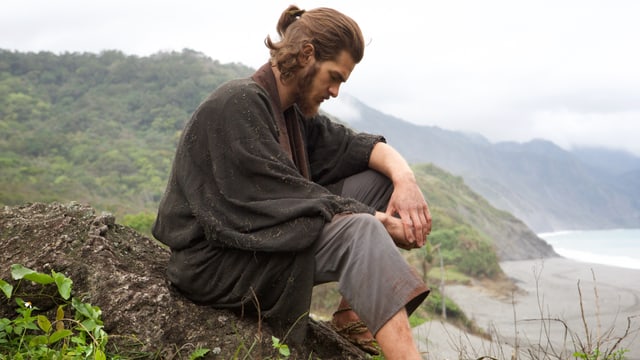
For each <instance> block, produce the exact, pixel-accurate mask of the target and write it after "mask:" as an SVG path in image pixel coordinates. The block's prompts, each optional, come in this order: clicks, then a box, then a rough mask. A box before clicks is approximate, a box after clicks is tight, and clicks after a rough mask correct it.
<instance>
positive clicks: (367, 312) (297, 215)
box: [153, 5, 431, 359]
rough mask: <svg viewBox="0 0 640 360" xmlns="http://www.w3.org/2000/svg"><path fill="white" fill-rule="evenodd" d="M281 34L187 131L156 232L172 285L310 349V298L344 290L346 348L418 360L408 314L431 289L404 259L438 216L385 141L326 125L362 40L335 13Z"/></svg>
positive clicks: (338, 318)
mask: <svg viewBox="0 0 640 360" xmlns="http://www.w3.org/2000/svg"><path fill="white" fill-rule="evenodd" d="M278 32H279V34H280V36H281V40H280V41H278V42H274V41H272V40H271V39H270V38H269V37H267V39H266V41H265V43H266V45H267V47H268V48H269V49H270V54H271V59H270V62H269V63H268V64H266V65H265V66H263V67H262V68H260V69H259V70H258V71H257V72H256V73H255V74H254V75H253V76H252V77H251V78H248V79H239V80H234V81H230V82H228V83H226V84H223V85H222V86H221V87H219V88H218V89H216V90H215V91H214V92H213V93H212V94H211V95H210V96H209V97H208V98H207V99H206V100H205V101H204V102H203V103H202V104H201V105H200V106H199V107H198V109H197V110H196V111H195V112H194V114H193V115H192V118H191V119H190V121H189V122H188V123H187V125H186V127H185V129H184V131H183V134H182V137H181V140H180V143H179V145H178V149H177V151H176V156H175V160H174V163H173V169H172V172H171V175H170V179H169V183H168V185H167V190H166V192H165V195H164V196H163V198H162V200H161V203H160V207H159V211H158V217H157V220H156V222H155V224H154V227H153V234H154V236H155V237H156V238H157V239H158V240H160V241H161V242H163V243H165V244H167V245H168V246H169V247H170V248H171V251H172V254H171V260H170V263H169V265H168V277H169V279H170V281H171V282H172V283H173V284H174V285H175V286H176V287H177V289H179V290H180V291H181V292H182V293H183V294H184V295H185V296H187V297H188V298H190V299H191V300H193V301H195V302H198V303H202V304H209V305H212V306H214V307H218V308H229V309H233V310H236V311H239V312H241V313H243V314H246V313H254V314H257V315H260V316H261V317H262V318H264V319H265V320H266V321H267V322H269V323H270V324H271V325H272V326H273V327H274V328H275V329H279V330H280V331H283V332H285V331H289V332H290V333H289V337H288V338H287V339H286V341H289V342H298V341H300V340H301V339H302V338H303V337H304V334H305V332H304V331H305V329H306V324H307V320H308V319H307V314H308V311H309V306H310V300H311V290H312V287H313V286H314V285H317V284H320V283H325V282H329V281H337V282H338V284H339V290H340V292H341V294H342V295H343V299H342V300H341V302H340V305H339V309H338V311H336V313H335V314H334V318H333V320H332V324H333V326H334V327H335V329H336V330H337V331H338V332H339V333H340V334H341V335H343V336H345V337H347V338H348V339H349V340H350V341H352V342H353V343H355V344H357V345H358V346H360V347H361V348H362V349H364V350H365V351H369V352H370V353H376V352H377V349H376V347H374V346H373V345H374V344H373V337H372V334H373V335H374V336H375V340H377V342H378V344H379V346H380V348H381V349H382V351H383V352H384V354H385V356H386V358H387V359H394V358H403V359H414V358H415V359H419V358H420V355H419V353H418V350H417V347H416V345H415V343H414V342H413V338H412V336H411V329H410V327H409V325H408V315H409V314H410V313H411V312H413V311H414V310H415V309H416V308H417V307H418V306H419V305H420V303H421V302H422V301H423V300H424V298H425V297H426V296H427V294H428V292H429V290H428V288H427V287H426V286H425V284H424V283H423V282H422V280H421V279H420V277H419V276H417V274H416V273H415V271H413V269H412V268H411V267H410V266H409V265H408V264H407V263H406V261H405V260H404V258H403V257H402V256H401V254H400V253H399V251H398V250H397V248H396V246H399V247H401V248H405V249H412V248H419V247H421V246H422V245H424V242H425V241H426V237H427V235H428V234H429V231H430V229H431V215H430V214H429V209H428V206H427V204H426V202H425V200H424V197H423V195H422V193H421V192H420V189H419V188H418V186H417V185H416V181H415V177H414V175H413V172H412V171H411V169H410V168H409V166H408V165H407V163H406V161H405V160H404V159H403V158H402V157H401V156H400V155H399V154H398V153H397V152H396V151H395V150H394V149H392V148H391V147H390V146H388V145H387V144H385V143H384V138H382V137H380V136H374V135H369V134H357V133H355V132H353V131H352V130H350V129H348V128H346V127H344V126H341V125H338V124H336V123H333V122H331V121H330V120H329V119H328V118H326V117H325V116H321V115H318V110H319V107H320V104H321V103H322V102H323V101H324V100H326V99H329V98H330V97H336V96H338V91H339V87H340V85H341V84H342V83H343V82H345V81H347V79H348V78H349V76H350V74H351V72H352V71H353V69H354V67H355V65H356V64H357V63H358V62H360V60H361V59H362V56H363V53H364V41H363V37H362V33H361V31H360V29H359V27H358V25H357V24H356V23H355V22H354V21H353V20H352V19H351V18H349V17H347V16H345V15H343V14H341V13H339V12H337V11H335V10H332V9H327V8H319V9H314V10H311V11H307V12H305V11H303V10H300V9H298V8H297V7H296V6H293V5H292V6H290V7H289V8H288V9H287V10H285V11H284V12H283V13H282V15H281V17H280V20H279V22H278ZM365 324H366V326H365Z"/></svg>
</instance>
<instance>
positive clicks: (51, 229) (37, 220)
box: [0, 203, 366, 359]
mask: <svg viewBox="0 0 640 360" xmlns="http://www.w3.org/2000/svg"><path fill="white" fill-rule="evenodd" d="M168 258H169V251H168V250H167V249H165V248H163V247H162V246H161V245H160V244H159V243H158V242H156V241H154V240H153V239H149V238H147V237H145V236H142V235H140V234H139V233H137V232H136V231H134V230H132V229H130V228H128V227H124V226H122V225H119V224H117V223H116V221H115V218H114V217H113V216H112V215H110V214H101V215H96V213H95V210H94V209H93V208H91V207H89V206H85V205H80V204H77V203H70V204H58V203H52V204H42V203H35V204H27V205H23V206H16V207H4V208H3V209H1V211H0V278H2V279H4V280H6V281H12V280H11V277H10V266H11V264H22V265H24V266H26V267H29V268H31V269H34V270H36V271H39V272H44V273H50V272H51V270H55V271H56V272H60V273H63V274H65V275H66V276H67V277H69V278H71V279H72V280H73V293H72V296H74V297H77V298H79V299H81V300H82V301H84V302H88V303H91V304H92V305H95V306H98V307H100V309H101V310H102V314H103V315H102V319H103V321H104V325H105V330H106V331H107V333H108V334H109V335H110V338H109V344H110V345H111V346H112V347H113V348H114V349H115V348H117V349H118V351H119V352H120V353H122V352H126V351H132V352H135V353H136V354H137V355H138V356H139V355H140V354H141V353H148V354H149V358H153V359H158V358H176V359H177V358H188V354H189V353H191V352H192V351H194V350H195V349H196V348H207V349H210V350H211V352H210V353H209V355H208V358H211V359H231V358H244V357H245V355H246V354H250V358H266V357H270V356H272V357H276V352H275V351H276V350H275V349H274V348H273V346H272V340H271V335H273V333H272V332H271V330H270V328H269V326H268V325H267V324H264V323H261V322H260V321H258V320H257V319H254V318H242V317H238V316H236V314H235V313H231V312H228V311H222V310H218V309H213V308H211V307H207V306H199V305H196V304H194V303H192V302H190V301H189V300H187V299H185V298H184V297H182V296H181V295H180V294H178V293H176V292H175V291H174V290H172V288H171V287H170V285H169V284H168V282H167V280H166V277H165V267H166V263H167V260H168ZM0 295H1V294H0ZM26 300H29V301H31V302H32V303H33V304H34V306H36V307H38V308H39V309H40V310H39V311H42V312H47V311H53V309H54V308H55V305H56V304H55V303H54V302H53V301H52V300H51V297H46V296H38V295H34V296H32V298H25V301H26ZM13 315H15V309H13V303H12V302H7V301H2V302H0V318H4V317H8V318H11V317H12V316H13ZM284 341H285V342H286V339H285V340H284ZM291 350H292V355H291V358H301V359H302V358H304V359H308V358H322V359H345V358H346V359H349V358H351V359H355V358H364V357H366V356H365V354H364V353H362V352H361V351H360V350H358V349H357V348H355V347H353V346H351V345H350V344H349V343H347V342H345V341H343V340H342V338H340V337H337V336H336V335H335V333H334V332H333V331H331V330H330V329H328V328H327V326H325V325H324V324H322V323H320V322H315V321H313V320H312V322H311V324H310V327H309V333H308V335H307V340H306V342H305V343H304V344H302V345H299V346H295V347H293V348H292V349H291ZM136 358H139V357H136Z"/></svg>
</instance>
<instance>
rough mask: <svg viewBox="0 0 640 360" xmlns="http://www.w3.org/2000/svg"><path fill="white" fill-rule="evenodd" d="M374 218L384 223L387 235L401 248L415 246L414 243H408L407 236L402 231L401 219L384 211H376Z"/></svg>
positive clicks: (408, 248) (407, 248) (412, 247)
mask: <svg viewBox="0 0 640 360" xmlns="http://www.w3.org/2000/svg"><path fill="white" fill-rule="evenodd" d="M376 218H377V219H378V220H380V222H381V223H382V224H383V225H384V228H385V229H387V232H388V233H389V235H391V238H392V239H393V242H394V243H395V244H396V246H398V247H399V248H401V249H405V250H411V249H414V248H416V244H415V243H410V242H409V241H407V237H406V236H405V232H404V225H403V224H402V220H400V218H397V217H393V216H390V215H387V214H386V213H383V212H380V211H377V212H376Z"/></svg>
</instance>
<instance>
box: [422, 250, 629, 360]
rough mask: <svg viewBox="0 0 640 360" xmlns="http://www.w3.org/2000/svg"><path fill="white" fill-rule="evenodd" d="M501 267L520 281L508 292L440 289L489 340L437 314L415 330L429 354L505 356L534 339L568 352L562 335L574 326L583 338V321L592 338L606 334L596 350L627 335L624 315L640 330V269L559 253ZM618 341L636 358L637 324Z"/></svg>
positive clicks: (568, 340)
mask: <svg viewBox="0 0 640 360" xmlns="http://www.w3.org/2000/svg"><path fill="white" fill-rule="evenodd" d="M500 266H501V268H502V269H503V271H504V273H505V274H506V275H507V276H508V277H509V278H511V279H512V280H513V281H514V282H515V283H516V285H517V286H518V288H519V291H516V292H515V293H514V294H512V295H511V296H507V297H506V298H505V297H504V296H503V297H502V298H498V297H496V296H495V295H494V294H491V293H490V292H489V291H488V290H487V289H485V288H483V287H481V286H479V285H477V284H472V285H470V286H464V285H451V286H448V287H446V288H445V296H447V297H449V298H450V299H452V300H453V301H454V302H456V303H457V304H458V306H460V308H461V309H462V310H463V311H464V312H465V313H466V314H467V317H469V318H470V319H473V320H474V321H475V322H476V324H477V325H478V326H479V327H481V328H482V329H484V330H485V331H486V332H487V333H489V334H491V336H492V338H493V340H494V341H493V342H492V341H488V340H484V339H482V338H479V337H476V336H471V335H468V334H465V333H464V332H463V331H461V330H459V329H457V328H455V327H453V326H451V325H447V324H443V323H441V322H439V321H432V322H428V323H426V324H422V325H420V326H418V327H416V328H415V329H414V337H415V338H416V340H417V341H418V343H419V346H420V348H421V350H422V351H425V352H426V353H427V355H426V356H425V358H426V359H457V358H467V356H469V357H472V356H475V358H477V357H479V356H481V355H490V356H494V357H497V358H510V357H511V353H512V351H513V349H514V347H518V348H519V349H520V351H523V349H522V348H523V347H526V346H527V345H531V344H534V345H537V344H541V345H544V346H545V347H546V348H547V350H545V351H551V350H549V349H550V348H551V347H553V349H561V348H562V347H563V346H565V348H569V349H570V350H568V351H570V352H568V355H569V357H571V355H572V353H573V349H574V347H573V346H572V339H571V338H570V336H569V337H567V336H568V335H570V334H572V333H573V334H575V335H576V336H577V338H578V339H580V341H583V342H584V341H586V336H585V325H584V323H585V322H586V324H587V328H588V329H589V332H590V333H591V334H592V337H593V338H594V340H593V342H595V341H596V340H595V339H596V338H598V337H600V338H604V337H605V335H607V334H608V335H609V336H608V338H607V339H608V340H607V341H604V342H602V346H601V350H606V349H608V348H610V347H611V346H613V344H614V343H615V341H614V339H616V338H617V337H620V336H622V335H623V334H624V331H625V329H626V327H627V318H628V317H633V316H635V318H632V319H631V330H634V329H640V270H637V269H628V268H621V267H613V266H608V265H602V264H594V263H585V262H580V261H577V260H571V259H567V258H561V257H555V258H547V259H539V260H521V261H506V262H501V263H500ZM594 278H595V281H594ZM578 287H579V288H578ZM580 293H581V294H582V295H580ZM581 304H582V306H581ZM582 311H584V321H583V316H582ZM542 319H546V320H542ZM567 329H569V332H568V333H567V331H566V330H567ZM547 339H550V340H551V341H550V342H549V341H547ZM618 348H624V349H628V350H629V352H627V353H626V359H628V360H634V359H640V334H639V333H638V331H636V332H634V333H632V334H630V335H629V336H627V337H626V338H625V339H624V340H623V341H622V342H621V344H620V346H619V347H618ZM557 351H559V350H556V352H557Z"/></svg>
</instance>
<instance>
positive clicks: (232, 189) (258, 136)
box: [173, 83, 370, 251]
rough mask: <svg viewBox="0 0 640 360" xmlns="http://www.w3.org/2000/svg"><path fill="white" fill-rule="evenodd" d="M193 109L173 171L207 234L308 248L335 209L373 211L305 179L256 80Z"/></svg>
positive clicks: (230, 243)
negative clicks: (280, 138)
mask: <svg viewBox="0 0 640 360" xmlns="http://www.w3.org/2000/svg"><path fill="white" fill-rule="evenodd" d="M218 93H225V94H224V96H218V97H216V96H214V97H212V98H209V99H208V100H207V101H205V102H204V103H203V104H202V105H201V106H200V107H199V109H198V110H197V111H196V112H195V113H194V115H193V117H192V119H191V121H190V124H189V125H188V126H187V128H186V129H185V133H184V134H183V137H182V140H181V144H180V145H179V148H178V151H177V156H176V161H175V164H174V169H173V175H174V176H175V177H176V179H177V181H176V182H177V184H176V186H177V187H178V188H179V190H180V191H181V192H182V193H183V194H184V201H185V202H186V203H188V206H189V208H190V209H191V212H192V214H193V216H194V218H195V221H197V223H198V225H199V226H200V227H201V228H202V229H203V232H204V234H205V236H206V238H207V241H210V242H212V243H214V244H218V246H220V247H230V248H236V249H242V250H255V251H296V250H300V249H304V248H307V247H308V246H309V245H310V244H311V243H312V242H313V241H314V240H315V239H316V238H317V236H318V235H319V233H320V232H321V231H322V228H323V226H324V223H325V222H326V221H330V220H331V219H332V217H333V215H335V214H336V213H341V212H347V211H349V212H369V211H370V209H369V208H368V207H367V206H365V205H363V204H361V203H359V202H357V201H355V200H351V199H347V198H342V197H339V196H336V195H334V194H331V193H330V192H329V191H327V190H326V189H325V188H324V187H322V186H320V185H319V184H316V183H314V182H312V181H310V180H308V179H306V178H304V177H303V176H302V175H300V173H299V172H298V170H297V168H296V167H295V164H294V163H293V161H291V159H290V158H289V155H288V154H287V153H286V152H285V151H284V150H283V149H282V148H281V146H280V144H279V142H278V130H277V127H276V126H275V123H274V120H273V119H274V116H273V113H272V111H273V110H272V109H271V106H270V102H269V99H268V97H267V94H266V93H265V92H264V91H263V90H262V89H261V88H260V87H259V86H257V85H255V84H251V83H249V84H246V83H245V84H234V85H233V86H231V85H228V86H225V87H222V88H221V89H219V91H218Z"/></svg>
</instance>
